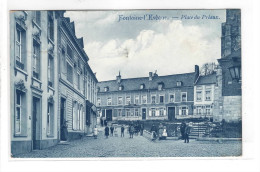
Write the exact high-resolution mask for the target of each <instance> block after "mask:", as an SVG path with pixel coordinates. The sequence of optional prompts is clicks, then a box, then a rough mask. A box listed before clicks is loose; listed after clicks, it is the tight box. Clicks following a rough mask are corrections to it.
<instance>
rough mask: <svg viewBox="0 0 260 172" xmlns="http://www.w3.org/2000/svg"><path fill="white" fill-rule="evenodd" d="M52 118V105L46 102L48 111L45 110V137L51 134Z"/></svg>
mask: <svg viewBox="0 0 260 172" xmlns="http://www.w3.org/2000/svg"><path fill="white" fill-rule="evenodd" d="M52 116H53V104H52V103H50V102H48V109H47V135H51V134H52V125H53V121H52Z"/></svg>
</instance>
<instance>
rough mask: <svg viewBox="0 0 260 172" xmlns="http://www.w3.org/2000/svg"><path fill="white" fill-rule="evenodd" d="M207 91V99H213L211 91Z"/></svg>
mask: <svg viewBox="0 0 260 172" xmlns="http://www.w3.org/2000/svg"><path fill="white" fill-rule="evenodd" d="M205 93H206V96H205V99H206V101H210V100H211V91H209V90H206V92H205Z"/></svg>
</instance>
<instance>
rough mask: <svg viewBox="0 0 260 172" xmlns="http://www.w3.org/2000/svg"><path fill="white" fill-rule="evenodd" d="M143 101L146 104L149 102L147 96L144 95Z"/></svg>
mask: <svg viewBox="0 0 260 172" xmlns="http://www.w3.org/2000/svg"><path fill="white" fill-rule="evenodd" d="M142 103H143V104H146V103H147V96H142Z"/></svg>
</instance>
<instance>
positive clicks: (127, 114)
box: [126, 109, 130, 117]
mask: <svg viewBox="0 0 260 172" xmlns="http://www.w3.org/2000/svg"><path fill="white" fill-rule="evenodd" d="M126 116H127V117H128V116H130V109H126Z"/></svg>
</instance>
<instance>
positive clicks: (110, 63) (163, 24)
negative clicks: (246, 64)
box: [9, 9, 242, 160]
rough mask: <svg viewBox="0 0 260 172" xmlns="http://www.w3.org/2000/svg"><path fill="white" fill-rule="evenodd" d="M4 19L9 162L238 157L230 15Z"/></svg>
mask: <svg viewBox="0 0 260 172" xmlns="http://www.w3.org/2000/svg"><path fill="white" fill-rule="evenodd" d="M9 15H10V16H9V17H10V86H11V87H10V102H11V104H10V112H11V114H10V122H11V124H10V126H11V129H10V130H11V131H10V157H11V159H12V160H18V159H21V158H35V159H37V158H75V159H77V158H86V159H88V158H92V159H96V160H100V159H101V160H102V159H105V158H140V157H149V158H166V157H241V156H242V94H241V92H242V90H241V85H242V78H241V10H240V9H216V10H214V9H211V10H206V9H204V10H174V9H169V10H81V11H70V10H67V11H65V10H54V11H51V10H45V11H28V10H25V11H22V10H21V11H19V10H18V11H10V14H9Z"/></svg>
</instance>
